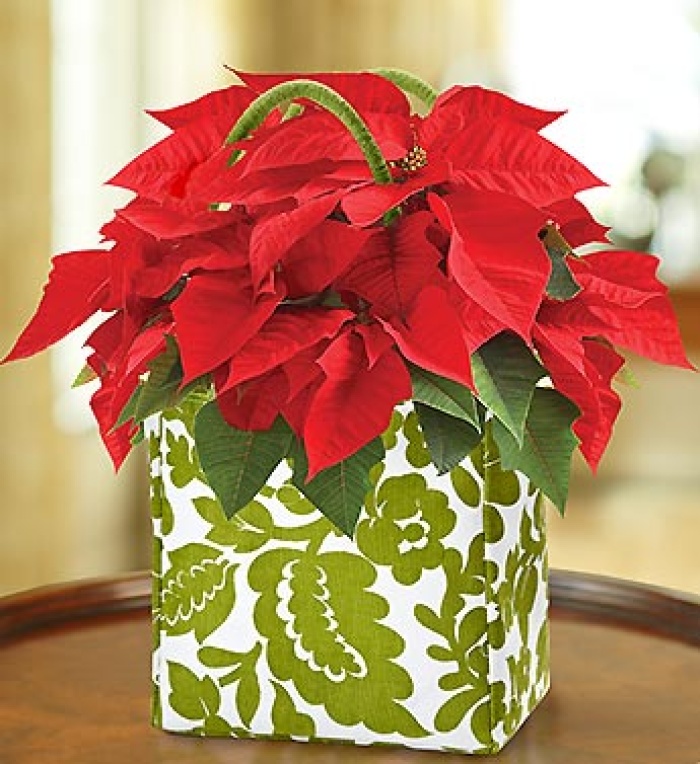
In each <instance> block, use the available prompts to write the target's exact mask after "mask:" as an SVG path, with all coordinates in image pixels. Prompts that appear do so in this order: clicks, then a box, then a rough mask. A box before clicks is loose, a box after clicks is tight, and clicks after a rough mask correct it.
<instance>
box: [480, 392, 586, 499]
mask: <svg viewBox="0 0 700 764" xmlns="http://www.w3.org/2000/svg"><path fill="white" fill-rule="evenodd" d="M578 416H579V410H578V408H576V406H574V404H573V403H571V401H570V400H569V399H568V398H566V397H565V396H563V395H562V394H561V393H559V392H557V391H556V390H551V389H549V388H539V387H538V388H537V389H536V390H535V394H534V396H533V398H532V405H531V407H530V412H529V414H528V417H527V421H526V423H525V437H524V439H523V443H522V444H519V443H518V442H517V441H516V440H515V438H514V437H513V435H512V433H510V432H509V431H508V430H507V429H506V428H505V427H504V426H503V425H502V424H501V422H499V421H498V420H494V422H493V438H494V440H495V442H496V446H497V447H498V450H499V451H500V454H501V466H502V467H503V469H508V470H519V471H520V472H523V473H524V474H525V475H527V476H528V477H529V478H530V479H531V480H532V482H533V483H534V484H535V485H536V486H537V487H538V488H539V489H540V490H541V491H542V492H543V493H544V494H545V495H546V496H548V497H549V498H550V499H551V500H552V502H553V503H554V505H555V506H556V507H557V509H558V510H559V512H560V513H561V514H564V507H565V505H566V499H567V496H568V493H569V474H570V471H571V455H572V453H573V451H574V449H575V448H576V446H577V445H578V439H577V438H576V436H575V435H574V434H573V432H572V430H571V425H572V424H573V422H574V421H575V420H576V418H577V417H578Z"/></svg>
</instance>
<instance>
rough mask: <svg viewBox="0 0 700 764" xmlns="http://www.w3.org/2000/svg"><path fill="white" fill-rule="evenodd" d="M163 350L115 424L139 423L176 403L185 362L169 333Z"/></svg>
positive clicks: (179, 393)
mask: <svg viewBox="0 0 700 764" xmlns="http://www.w3.org/2000/svg"><path fill="white" fill-rule="evenodd" d="M166 341H167V345H166V349H165V352H164V353H161V354H160V355H159V356H157V357H156V358H154V359H153V361H151V363H150V364H149V366H148V369H149V371H148V376H147V378H146V379H145V380H144V381H143V382H140V383H139V384H138V386H137V387H136V389H135V390H134V392H133V393H132V394H131V397H130V398H129V400H128V401H127V403H126V405H125V406H124V408H123V409H122V411H121V414H120V415H119V419H118V420H117V423H116V425H115V426H116V427H119V426H120V425H123V424H126V422H128V421H129V420H133V421H134V423H136V424H139V423H140V422H143V420H144V419H146V418H147V417H149V416H150V415H151V414H155V413H156V412H159V411H163V410H164V409H167V408H170V407H171V406H174V405H175V403H176V402H177V401H178V399H179V398H181V397H182V395H183V394H184V393H183V392H181V391H180V383H181V382H182V366H181V364H180V354H179V351H178V349H177V345H176V344H175V341H174V340H173V339H172V338H170V337H167V338H166Z"/></svg>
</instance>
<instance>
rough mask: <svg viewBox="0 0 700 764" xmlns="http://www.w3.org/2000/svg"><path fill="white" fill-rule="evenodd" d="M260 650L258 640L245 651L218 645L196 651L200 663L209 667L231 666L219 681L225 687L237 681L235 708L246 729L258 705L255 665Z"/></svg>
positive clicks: (258, 683) (258, 685) (260, 646)
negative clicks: (231, 669) (241, 651)
mask: <svg viewBox="0 0 700 764" xmlns="http://www.w3.org/2000/svg"><path fill="white" fill-rule="evenodd" d="M261 652H262V645H261V644H260V643H259V642H258V643H256V644H255V646H254V647H253V649H252V650H249V651H248V652H245V653H238V652H234V651H232V650H224V649H223V648H220V647H203V648H201V649H200V650H199V652H198V653H197V655H198V657H199V660H200V661H201V662H202V664H203V665H205V666H208V667H209V668H215V669H218V668H233V671H231V672H229V673H228V674H226V675H225V676H224V677H222V678H221V679H220V682H219V683H220V685H221V686H222V687H225V686H227V685H229V684H232V683H234V682H238V687H237V688H236V708H237V709H238V715H239V717H240V720H241V723H242V724H243V726H244V727H245V728H246V729H250V727H251V724H252V721H253V717H254V716H255V714H256V712H257V710H258V707H259V706H260V682H259V681H258V676H257V672H256V665H257V662H258V659H259V658H260V654H261Z"/></svg>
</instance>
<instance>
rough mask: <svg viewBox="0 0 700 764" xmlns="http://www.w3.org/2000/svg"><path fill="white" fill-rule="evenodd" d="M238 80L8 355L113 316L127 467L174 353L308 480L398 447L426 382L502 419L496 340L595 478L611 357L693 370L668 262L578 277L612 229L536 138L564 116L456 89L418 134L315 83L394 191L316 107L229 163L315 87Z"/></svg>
mask: <svg viewBox="0 0 700 764" xmlns="http://www.w3.org/2000/svg"><path fill="white" fill-rule="evenodd" d="M239 76H240V78H241V81H242V83H243V84H242V85H235V86H232V87H230V88H227V89H225V90H221V91H218V92H215V93H211V94H209V95H206V96H204V97H203V98H200V99H199V100H197V101H195V102H193V103H189V104H186V105H184V106H181V107H179V108H175V109H171V110H168V111H162V112H154V113H153V116H154V117H155V118H156V119H158V120H160V121H161V122H163V123H164V124H165V125H167V126H168V127H169V128H170V129H171V130H172V132H171V134H170V135H169V136H168V137H166V138H165V139H164V140H162V141H161V142H160V143H158V144H156V145H155V146H153V147H152V148H150V149H148V150H147V151H145V152H144V153H143V154H141V155H140V156H138V157H137V158H136V159H134V160H133V161H132V162H131V163H130V164H128V165H127V166H126V167H125V168H124V169H123V170H121V171H120V172H119V173H118V174H117V175H116V176H115V177H114V178H113V179H112V181H111V183H113V184H115V185H118V186H122V187H124V188H127V189H130V190H131V191H133V192H135V194H136V196H135V198H134V199H133V201H131V202H130V203H129V204H128V205H127V206H126V207H124V208H123V209H121V210H119V211H118V212H117V213H116V217H115V218H114V220H112V221H111V222H110V223H108V224H107V225H106V226H105V227H104V229H103V234H104V237H105V239H106V240H107V241H109V242H112V244H111V245H110V246H108V247H107V248H106V249H104V250H88V251H84V252H71V253H68V254H63V255H59V256H57V257H56V258H54V260H53V270H52V272H51V275H50V279H49V282H48V285H47V287H46V290H45V294H44V297H43V299H42V301H41V304H40V306H39V309H38V311H37V313H36V315H35V316H34V318H33V319H32V321H31V322H30V324H29V325H28V327H27V328H26V329H25V331H24V333H23V334H22V335H21V337H20V338H19V340H18V342H17V344H16V345H15V347H14V348H13V350H12V351H11V353H10V354H9V356H8V359H17V358H22V357H26V356H29V355H31V354H33V353H36V352H37V351H40V350H42V349H44V348H46V347H47V346H49V345H50V344H52V343H54V342H56V341H57V340H59V339H60V338H62V337H63V336H65V335H66V334H68V333H69V332H70V331H71V330H73V329H74V328H75V327H77V326H79V325H80V324H82V323H83V322H84V321H86V319H88V318H89V317H90V316H92V315H93V314H95V313H100V312H102V313H104V314H105V316H106V318H105V320H104V322H103V323H102V324H101V325H100V326H99V327H98V328H97V329H96V330H95V331H94V332H93V334H92V335H91V336H90V338H89V339H88V340H87V345H88V346H89V348H90V349H91V355H90V357H89V361H88V363H89V366H90V367H91V369H92V370H93V372H94V374H95V375H96V376H97V377H98V378H99V381H100V386H99V389H98V390H97V392H96V393H95V395H94V397H93V399H92V406H93V409H94V413H95V415H96V417H97V420H98V421H99V425H100V430H101V433H102V436H103V438H104V440H105V442H106V444H107V446H108V448H109V451H110V453H111V455H112V458H113V460H114V462H115V464H117V465H119V464H120V463H121V462H122V460H123V459H124V457H125V455H126V454H127V452H128V451H129V448H130V445H131V439H132V436H133V435H134V429H135V427H136V425H135V421H136V419H135V418H133V417H132V418H130V417H129V415H128V411H129V410H128V408H127V413H126V414H123V412H124V411H125V407H127V404H128V403H129V401H130V400H132V398H133V396H134V394H135V392H136V391H137V389H138V388H139V385H141V384H143V381H144V379H146V378H147V375H148V373H149V370H152V369H153V363H154V360H156V359H158V358H160V357H162V356H164V355H165V354H166V353H172V349H173V348H175V349H176V355H177V363H178V364H179V366H178V369H179V372H178V373H177V374H176V375H175V377H174V379H175V381H176V387H177V388H178V390H183V389H186V388H187V386H188V385H190V384H191V383H195V382H198V381H202V380H204V381H206V383H207V384H209V385H212V386H213V389H214V392H215V397H216V400H217V402H218V405H219V407H220V411H221V413H222V415H223V417H224V419H225V420H226V422H228V424H229V425H230V426H231V427H233V428H237V429H239V430H253V431H264V430H268V429H269V428H271V426H272V425H273V423H274V422H275V421H276V420H278V418H280V417H281V418H282V419H283V420H284V421H285V422H286V423H287V425H288V426H289V427H290V428H291V430H292V431H293V433H294V434H295V435H296V436H297V438H298V440H299V441H300V442H301V443H302V444H303V446H304V449H305V452H306V456H307V457H308V476H307V477H308V479H311V478H313V476H314V475H316V474H317V473H319V472H320V471H322V470H324V469H325V468H328V467H329V466H331V465H335V464H337V463H338V462H340V461H342V460H344V459H346V458H348V457H350V456H351V455H352V454H354V453H356V452H357V451H358V450H359V449H361V448H362V447H363V446H365V445H366V444H368V443H369V442H370V441H372V440H373V439H375V438H376V437H377V436H378V435H380V434H381V433H382V432H383V431H384V430H385V429H386V427H387V425H388V422H389V419H390V416H391V412H392V411H393V409H394V408H395V406H396V405H397V404H399V403H400V402H402V401H405V400H408V399H411V398H412V395H413V389H414V387H413V383H412V379H413V378H414V376H415V375H414V373H413V371H412V370H413V369H415V368H418V369H420V370H424V371H425V372H428V373H431V374H434V375H437V376H438V377H440V378H442V379H446V380H449V381H451V382H453V383H458V384H459V385H462V386H464V387H465V388H468V389H470V390H471V391H472V392H473V393H474V394H475V395H476V398H477V399H478V400H479V401H480V402H481V403H482V404H485V406H486V408H488V407H489V402H490V401H489V400H488V395H487V394H486V393H485V392H484V391H483V390H480V389H478V385H477V384H476V383H475V377H474V376H473V364H472V360H473V357H474V354H475V353H478V352H479V350H480V349H482V348H484V347H486V346H487V345H488V343H493V342H497V341H498V338H499V337H503V336H508V337H510V338H511V339H512V338H513V337H516V338H519V342H520V343H521V344H522V345H523V346H524V347H526V348H527V349H528V350H529V352H531V353H532V355H533V358H536V359H537V361H538V362H539V363H541V364H542V365H543V366H544V369H545V370H546V375H547V376H548V377H549V379H550V381H551V384H552V385H553V387H554V389H555V390H556V391H558V392H559V393H561V394H563V396H565V397H566V398H568V399H569V400H570V401H571V402H573V403H574V404H575V405H576V407H578V410H579V412H580V416H578V418H577V419H576V421H575V423H574V425H573V429H574V432H575V434H576V435H577V437H578V439H579V440H580V446H581V450H582V452H583V454H584V455H585V457H586V458H587V460H588V461H589V463H590V464H591V466H593V467H595V465H596V464H597V463H598V461H599V459H600V456H601V454H602V452H603V450H604V449H605V446H606V444H607V442H608V439H609V436H610V432H611V428H612V425H613V422H614V420H615V417H616V415H617V413H618V409H619V406H620V402H619V398H618V396H617V395H616V393H615V392H614V391H613V390H612V387H611V381H612V379H613V377H614V376H615V374H616V373H617V371H618V370H619V368H620V367H621V365H622V363H623V359H622V357H621V356H620V355H619V354H618V352H617V351H616V350H615V347H619V348H626V349H629V350H631V351H633V352H635V353H639V354H641V355H644V356H647V357H649V358H652V359H654V360H656V361H659V362H661V363H665V364H674V365H677V366H689V364H688V361H687V359H686V357H685V354H684V352H683V349H682V347H681V342H680V339H679V334H678V330H677V327H676V322H675V318H674V316H673V312H672V309H671V306H670V304H669V302H668V299H667V297H666V290H665V288H664V287H663V286H662V285H661V284H660V283H659V281H658V280H657V278H656V276H655V271H656V265H657V261H656V260H655V259H654V258H653V257H651V256H648V255H644V254H639V253H634V252H622V251H614V250H611V249H608V248H606V249H604V250H602V251H600V252H597V253H595V254H588V255H584V256H577V255H575V254H574V252H573V249H572V248H576V247H579V246H580V245H584V244H589V243H591V242H604V241H605V229H604V228H603V227H602V226H600V225H598V224H597V223H596V222H595V221H594V220H593V219H592V218H591V216H590V215H589V213H588V212H587V211H586V209H585V208H584V207H583V206H582V205H581V204H580V203H579V202H578V201H576V200H575V198H574V197H575V195H576V194H577V193H578V192H580V191H582V190H584V189H587V188H590V187H592V186H596V185H599V184H600V181H599V180H598V179H597V178H596V177H595V176H594V175H593V174H592V173H591V172H589V170H587V169H586V168H585V167H584V166H583V165H582V164H580V163H579V162H578V161H577V160H575V159H574V158H573V157H571V156H570V155H569V154H567V153H566V152H564V151H563V150H562V149H560V148H558V147H557V146H555V145H553V144H552V143H550V142H549V141H548V140H546V139H545V138H544V137H543V136H541V135H540V133H539V131H540V130H541V129H542V128H543V127H545V126H546V125H548V124H549V123H550V122H552V121H553V120H554V119H556V118H558V117H559V116H560V113H558V112H548V111H542V110H539V109H535V108H531V107H529V106H525V105H523V104H521V103H518V102H516V101H514V100H512V99H510V98H508V97H506V96H504V95H502V94H500V93H497V92H494V91H490V90H486V89H483V88H480V87H453V88H451V89H449V90H448V91H446V92H445V93H443V94H442V95H440V96H439V97H438V98H437V100H436V101H435V102H434V103H433V104H432V108H430V111H429V113H427V115H424V116H421V115H419V114H416V113H412V111H411V106H410V102H409V100H408V98H407V97H406V95H405V94H404V92H403V91H402V89H401V88H399V87H398V86H397V85H396V84H394V82H392V81H391V79H387V78H386V77H385V76H380V75H379V74H372V73H360V74H323V75H303V78H304V81H307V82H308V81H312V82H317V83H320V84H322V85H324V86H327V88H331V89H332V90H333V91H335V92H336V93H337V94H338V95H339V96H341V97H342V99H344V101H345V102H346V103H347V104H349V106H350V107H352V108H353V109H354V110H355V112H356V113H357V115H359V117H360V118H361V120H362V121H363V122H364V124H365V126H366V127H367V128H368V130H369V133H370V134H371V135H372V136H373V137H374V140H375V142H376V145H377V146H378V148H379V150H380V152H381V154H382V155H383V157H384V160H385V161H386V167H387V168H388V171H389V179H388V180H389V182H384V181H382V182H380V181H378V180H377V177H376V175H373V173H372V171H371V169H370V168H369V167H368V163H367V159H366V153H365V152H363V150H362V148H361V147H360V146H359V145H358V142H357V141H356V139H355V137H353V135H352V134H351V132H350V131H349V130H348V128H347V126H346V124H344V123H343V122H342V121H341V120H340V119H339V118H338V117H337V116H336V115H334V114H333V113H330V112H329V111H328V110H327V109H326V108H325V107H323V106H321V105H319V104H318V103H317V102H315V101H313V100H310V99H309V98H305V97H302V98H300V99H297V100H298V106H299V107H300V108H297V109H296V110H290V111H288V112H286V113H285V112H283V111H281V110H280V109H274V110H273V111H272V112H271V113H270V114H268V115H266V116H265V118H264V119H262V120H260V124H259V125H257V126H256V127H255V129H254V130H252V132H251V133H250V134H249V135H247V136H245V137H244V138H242V139H240V140H237V141H235V142H234V143H233V144H231V143H228V142H227V136H228V135H229V133H230V131H231V128H232V126H233V125H234V124H236V123H237V122H238V120H239V118H241V116H242V115H243V114H244V112H246V111H247V110H248V108H249V107H250V106H251V104H254V102H257V101H256V99H258V97H259V96H260V95H261V94H264V93H266V92H269V91H270V90H271V89H272V88H274V87H276V86H278V85H279V84H280V83H283V82H288V81H292V80H295V79H298V78H299V76H298V75H285V76H276V75H275V76H272V75H251V74H244V73H242V74H240V75H239ZM232 160H233V161H232ZM496 347H498V346H497V345H496ZM349 412H354V413H352V414H349Z"/></svg>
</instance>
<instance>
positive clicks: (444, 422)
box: [415, 403, 481, 475]
mask: <svg viewBox="0 0 700 764" xmlns="http://www.w3.org/2000/svg"><path fill="white" fill-rule="evenodd" d="M415 410H416V413H417V414H418V419H419V421H420V425H421V429H422V430H423V436H424V437H425V443H426V445H427V446H428V451H430V456H431V459H432V462H433V464H434V465H435V467H436V468H437V471H438V474H439V475H444V474H445V473H446V472H449V471H450V470H451V469H452V468H453V467H456V466H457V465H458V464H459V463H460V462H461V461H462V460H463V459H464V458H465V457H467V456H468V455H469V454H470V453H471V452H472V450H473V449H474V448H476V446H478V445H479V442H480V441H481V432H480V431H479V430H477V429H476V428H475V427H474V426H473V425H471V424H469V423H468V422H465V421H464V420H463V419H457V418H456V417H454V416H450V415H449V414H444V413H443V412H442V411H440V410H438V409H434V408H431V407H430V406H425V405H423V404H421V403H416V404H415Z"/></svg>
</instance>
